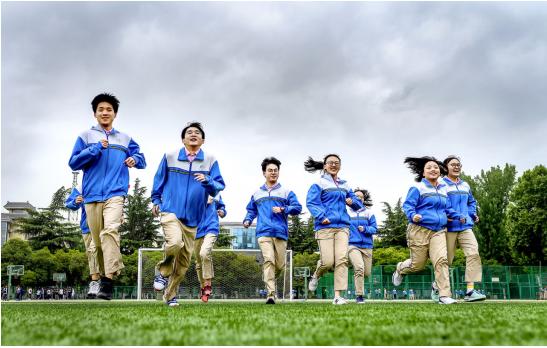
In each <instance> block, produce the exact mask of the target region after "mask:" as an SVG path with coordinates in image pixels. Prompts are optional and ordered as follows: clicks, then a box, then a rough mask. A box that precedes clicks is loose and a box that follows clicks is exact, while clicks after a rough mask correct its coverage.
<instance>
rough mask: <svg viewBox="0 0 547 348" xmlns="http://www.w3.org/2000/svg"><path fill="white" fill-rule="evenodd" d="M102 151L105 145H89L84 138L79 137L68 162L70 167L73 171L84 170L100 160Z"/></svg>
mask: <svg viewBox="0 0 547 348" xmlns="http://www.w3.org/2000/svg"><path fill="white" fill-rule="evenodd" d="M102 149H103V145H102V144H101V143H100V142H98V143H96V144H90V145H87V144H86V143H85V142H84V140H83V139H82V137H78V139H76V144H74V148H73V149H72V154H71V155H70V159H69V160H68V165H69V166H70V168H71V169H72V170H82V169H84V168H85V167H86V166H87V165H88V164H90V163H92V162H93V161H95V160H96V159H97V158H99V156H100V155H101V150H102Z"/></svg>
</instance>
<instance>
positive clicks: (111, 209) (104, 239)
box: [85, 196, 125, 275]
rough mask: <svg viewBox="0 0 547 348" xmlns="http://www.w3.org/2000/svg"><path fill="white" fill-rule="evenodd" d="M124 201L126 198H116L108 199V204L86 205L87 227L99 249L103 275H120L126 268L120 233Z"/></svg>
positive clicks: (98, 258)
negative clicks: (121, 249)
mask: <svg viewBox="0 0 547 348" xmlns="http://www.w3.org/2000/svg"><path fill="white" fill-rule="evenodd" d="M124 200H125V198H124V197H122V196H116V197H112V198H109V199H107V200H106V202H94V203H86V205H85V212H86V214H87V225H88V226H89V230H90V233H91V236H92V238H93V243H95V247H96V248H97V260H98V261H99V269H100V270H101V274H103V275H105V274H115V275H119V274H120V271H121V270H122V268H124V265H123V262H122V254H121V252H120V233H119V232H118V229H119V228H120V225H121V224H122V222H123V202H124Z"/></svg>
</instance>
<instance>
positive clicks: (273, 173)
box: [262, 163, 279, 185]
mask: <svg viewBox="0 0 547 348" xmlns="http://www.w3.org/2000/svg"><path fill="white" fill-rule="evenodd" d="M262 174H263V175H264V177H265V178H266V182H267V183H268V184H270V185H271V184H275V183H277V179H279V167H278V166H276V165H275V164H273V163H270V164H268V165H267V166H266V170H265V171H264V172H262Z"/></svg>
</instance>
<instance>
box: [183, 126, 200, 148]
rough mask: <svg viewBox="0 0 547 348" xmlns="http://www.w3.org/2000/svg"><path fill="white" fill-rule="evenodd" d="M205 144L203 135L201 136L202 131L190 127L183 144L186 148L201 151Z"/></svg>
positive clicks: (185, 133)
mask: <svg viewBox="0 0 547 348" xmlns="http://www.w3.org/2000/svg"><path fill="white" fill-rule="evenodd" d="M204 142H205V140H204V139H203V134H201V131H200V130H199V129H198V128H196V127H189V128H188V129H187V130H186V132H184V138H183V139H182V143H183V144H184V146H186V148H189V149H199V148H200V147H201V145H203V143H204Z"/></svg>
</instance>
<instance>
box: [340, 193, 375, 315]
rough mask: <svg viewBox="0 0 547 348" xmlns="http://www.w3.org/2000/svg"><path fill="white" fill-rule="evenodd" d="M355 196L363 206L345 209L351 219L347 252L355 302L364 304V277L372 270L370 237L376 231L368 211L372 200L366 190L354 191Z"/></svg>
mask: <svg viewBox="0 0 547 348" xmlns="http://www.w3.org/2000/svg"><path fill="white" fill-rule="evenodd" d="M355 196H357V198H359V201H361V203H363V205H364V206H365V207H364V208H362V209H359V210H357V211H354V210H353V209H351V208H350V207H347V211H348V215H349V217H350V219H351V224H350V226H349V252H348V257H349V260H350V261H351V264H352V265H353V272H354V273H353V282H354V284H355V295H357V297H356V299H355V302H357V303H359V304H361V303H365V299H364V298H363V295H364V277H370V273H371V270H372V248H373V240H372V236H373V235H374V234H375V233H376V231H377V230H378V226H377V225H376V217H375V216H374V214H373V213H372V211H371V210H370V207H372V199H371V198H370V193H369V192H368V191H367V190H363V189H355Z"/></svg>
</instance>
